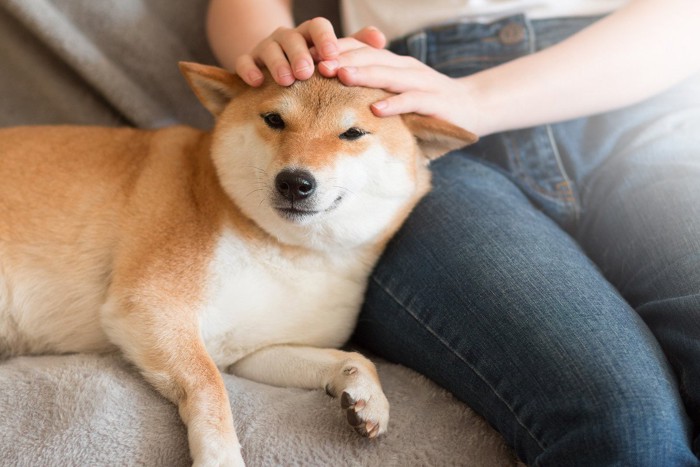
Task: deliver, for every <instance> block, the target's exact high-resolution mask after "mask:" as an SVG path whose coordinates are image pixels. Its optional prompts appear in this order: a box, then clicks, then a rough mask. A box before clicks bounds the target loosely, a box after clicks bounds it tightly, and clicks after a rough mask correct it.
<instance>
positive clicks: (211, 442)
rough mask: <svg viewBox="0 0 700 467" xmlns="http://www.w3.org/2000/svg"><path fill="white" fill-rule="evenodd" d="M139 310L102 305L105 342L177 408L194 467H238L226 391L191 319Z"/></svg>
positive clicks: (170, 312) (239, 461)
mask: <svg viewBox="0 0 700 467" xmlns="http://www.w3.org/2000/svg"><path fill="white" fill-rule="evenodd" d="M141 306H142V304H140V305H139V306H134V305H133V304H132V305H131V306H128V305H125V304H124V303H122V304H121V306H118V305H117V304H115V303H114V302H113V301H112V302H107V304H106V305H105V308H103V324H104V327H105V330H106V332H107V334H108V335H109V337H110V339H111V340H112V341H113V342H114V343H115V344H117V345H118V346H119V347H120V348H121V350H122V351H123V352H124V354H125V355H126V356H127V358H128V359H129V360H131V361H132V362H133V363H134V364H136V366H137V367H138V368H139V369H140V370H141V372H142V374H143V375H144V377H145V378H146V380H148V381H149V382H150V383H151V384H152V385H153V386H155V388H156V389H158V391H160V393H161V394H163V395H164V396H165V397H166V398H167V399H169V400H170V401H172V402H173V403H174V404H175V405H177V407H178V410H179V413H180V417H181V418H182V421H183V422H184V423H185V425H186V426H187V437H188V440H189V446H190V454H191V456H192V459H193V461H194V465H195V466H212V467H213V466H217V467H218V466H243V465H244V462H243V458H242V456H241V452H240V449H241V447H240V443H239V441H238V437H237V436H236V432H235V429H234V427H233V419H232V415H231V406H230V404H229V400H228V393H227V392H226V387H225V386H224V382H223V379H222V377H221V374H220V373H219V370H218V369H217V367H216V365H215V364H214V362H213V360H212V359H211V357H210V356H209V354H208V353H207V351H206V349H205V347H204V344H203V342H202V340H201V338H200V337H199V331H198V327H197V321H196V319H190V320H183V319H182V316H183V315H185V316H187V315H188V314H189V313H187V312H184V313H177V316H176V317H175V314H174V313H173V310H143V309H140V308H141ZM192 316H194V314H193V313H192Z"/></svg>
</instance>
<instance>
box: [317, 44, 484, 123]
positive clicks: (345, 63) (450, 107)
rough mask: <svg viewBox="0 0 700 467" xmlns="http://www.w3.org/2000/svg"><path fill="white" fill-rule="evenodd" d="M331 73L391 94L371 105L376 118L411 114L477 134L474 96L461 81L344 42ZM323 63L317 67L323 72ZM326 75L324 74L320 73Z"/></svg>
mask: <svg viewBox="0 0 700 467" xmlns="http://www.w3.org/2000/svg"><path fill="white" fill-rule="evenodd" d="M332 62H333V63H335V66H336V67H337V70H336V71H335V74H336V75H337V77H338V79H340V81H341V82H342V83H343V84H345V85H348V86H366V87H370V88H378V89H384V90H386V91H389V92H391V93H395V95H393V96H390V97H388V98H386V99H383V100H380V101H378V102H375V103H374V104H372V106H371V109H372V112H373V113H374V114H375V115H377V116H379V117H386V116H390V115H398V114H403V113H411V112H415V113H418V114H421V115H426V116H430V117H436V118H439V119H442V120H446V121H448V122H450V123H453V124H455V125H457V126H460V127H462V128H464V129H466V130H469V131H471V132H474V133H476V134H477V135H478V134H479V128H480V127H481V125H480V124H481V122H480V121H479V112H478V111H477V102H476V98H475V96H476V93H475V92H474V90H473V89H472V87H471V86H470V84H469V81H468V80H467V79H465V78H462V79H455V78H450V77H448V76H446V75H444V74H442V73H439V72H437V71H435V70H434V69H432V68H430V67H429V66H427V65H425V64H424V63H422V62H420V61H419V60H416V59H415V58H413V57H407V56H401V55H396V54H394V53H393V52H390V51H388V50H384V49H376V48H372V47H367V46H366V45H365V44H360V43H358V42H357V41H354V42H350V41H347V42H346V44H345V47H344V50H341V53H340V54H339V56H338V58H337V59H333V60H332ZM324 63H325V62H321V63H320V64H319V70H320V71H321V72H322V73H323V71H324ZM323 74H326V73H323Z"/></svg>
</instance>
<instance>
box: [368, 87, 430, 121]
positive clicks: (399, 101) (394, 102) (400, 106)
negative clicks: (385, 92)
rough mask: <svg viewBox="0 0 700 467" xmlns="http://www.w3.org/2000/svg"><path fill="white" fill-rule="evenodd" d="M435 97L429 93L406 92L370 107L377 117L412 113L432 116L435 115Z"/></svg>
mask: <svg viewBox="0 0 700 467" xmlns="http://www.w3.org/2000/svg"><path fill="white" fill-rule="evenodd" d="M434 97H435V96H434V95H433V94H431V93H428V92H422V91H411V92H405V93H403V94H396V95H395V96H391V97H387V98H386V99H382V100H381V101H378V102H375V103H374V104H372V105H371V106H370V109H372V113H373V114H374V115H376V116H377V117H390V116H392V115H399V114H405V113H411V112H415V113H419V114H422V115H428V116H430V115H433V114H435V109H434V108H433V104H432V103H433V101H434V100H435V99H434Z"/></svg>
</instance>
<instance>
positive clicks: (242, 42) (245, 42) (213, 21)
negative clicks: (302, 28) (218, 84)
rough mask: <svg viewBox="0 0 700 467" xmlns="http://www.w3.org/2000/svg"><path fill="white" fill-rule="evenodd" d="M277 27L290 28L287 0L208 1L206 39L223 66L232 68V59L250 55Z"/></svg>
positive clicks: (291, 26)
mask: <svg viewBox="0 0 700 467" xmlns="http://www.w3.org/2000/svg"><path fill="white" fill-rule="evenodd" d="M278 27H287V28H293V27H294V20H293V19H292V2H291V0H211V2H210V3H209V12H208V15H207V38H208V39H209V45H211V48H212V51H213V52H214V55H215V56H216V58H217V59H218V60H219V63H221V64H222V65H223V66H224V67H226V68H228V69H229V70H235V69H236V59H238V57H239V56H241V55H243V54H247V53H250V51H251V50H253V49H254V48H255V47H256V46H257V45H258V44H259V43H260V42H262V40H263V39H265V38H266V37H268V36H270V35H271V34H272V33H273V32H274V31H275V29H277V28H278Z"/></svg>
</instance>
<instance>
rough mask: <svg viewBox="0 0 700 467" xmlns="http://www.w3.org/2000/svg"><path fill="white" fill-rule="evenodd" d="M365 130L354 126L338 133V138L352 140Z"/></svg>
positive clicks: (360, 135)
mask: <svg viewBox="0 0 700 467" xmlns="http://www.w3.org/2000/svg"><path fill="white" fill-rule="evenodd" d="M366 134H367V132H366V131H364V130H362V129H360V128H356V127H352V128H350V129H349V130H348V131H346V132H345V133H341V134H340V139H346V140H348V141H354V140H356V139H359V138H362V137H363V136H364V135H366Z"/></svg>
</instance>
